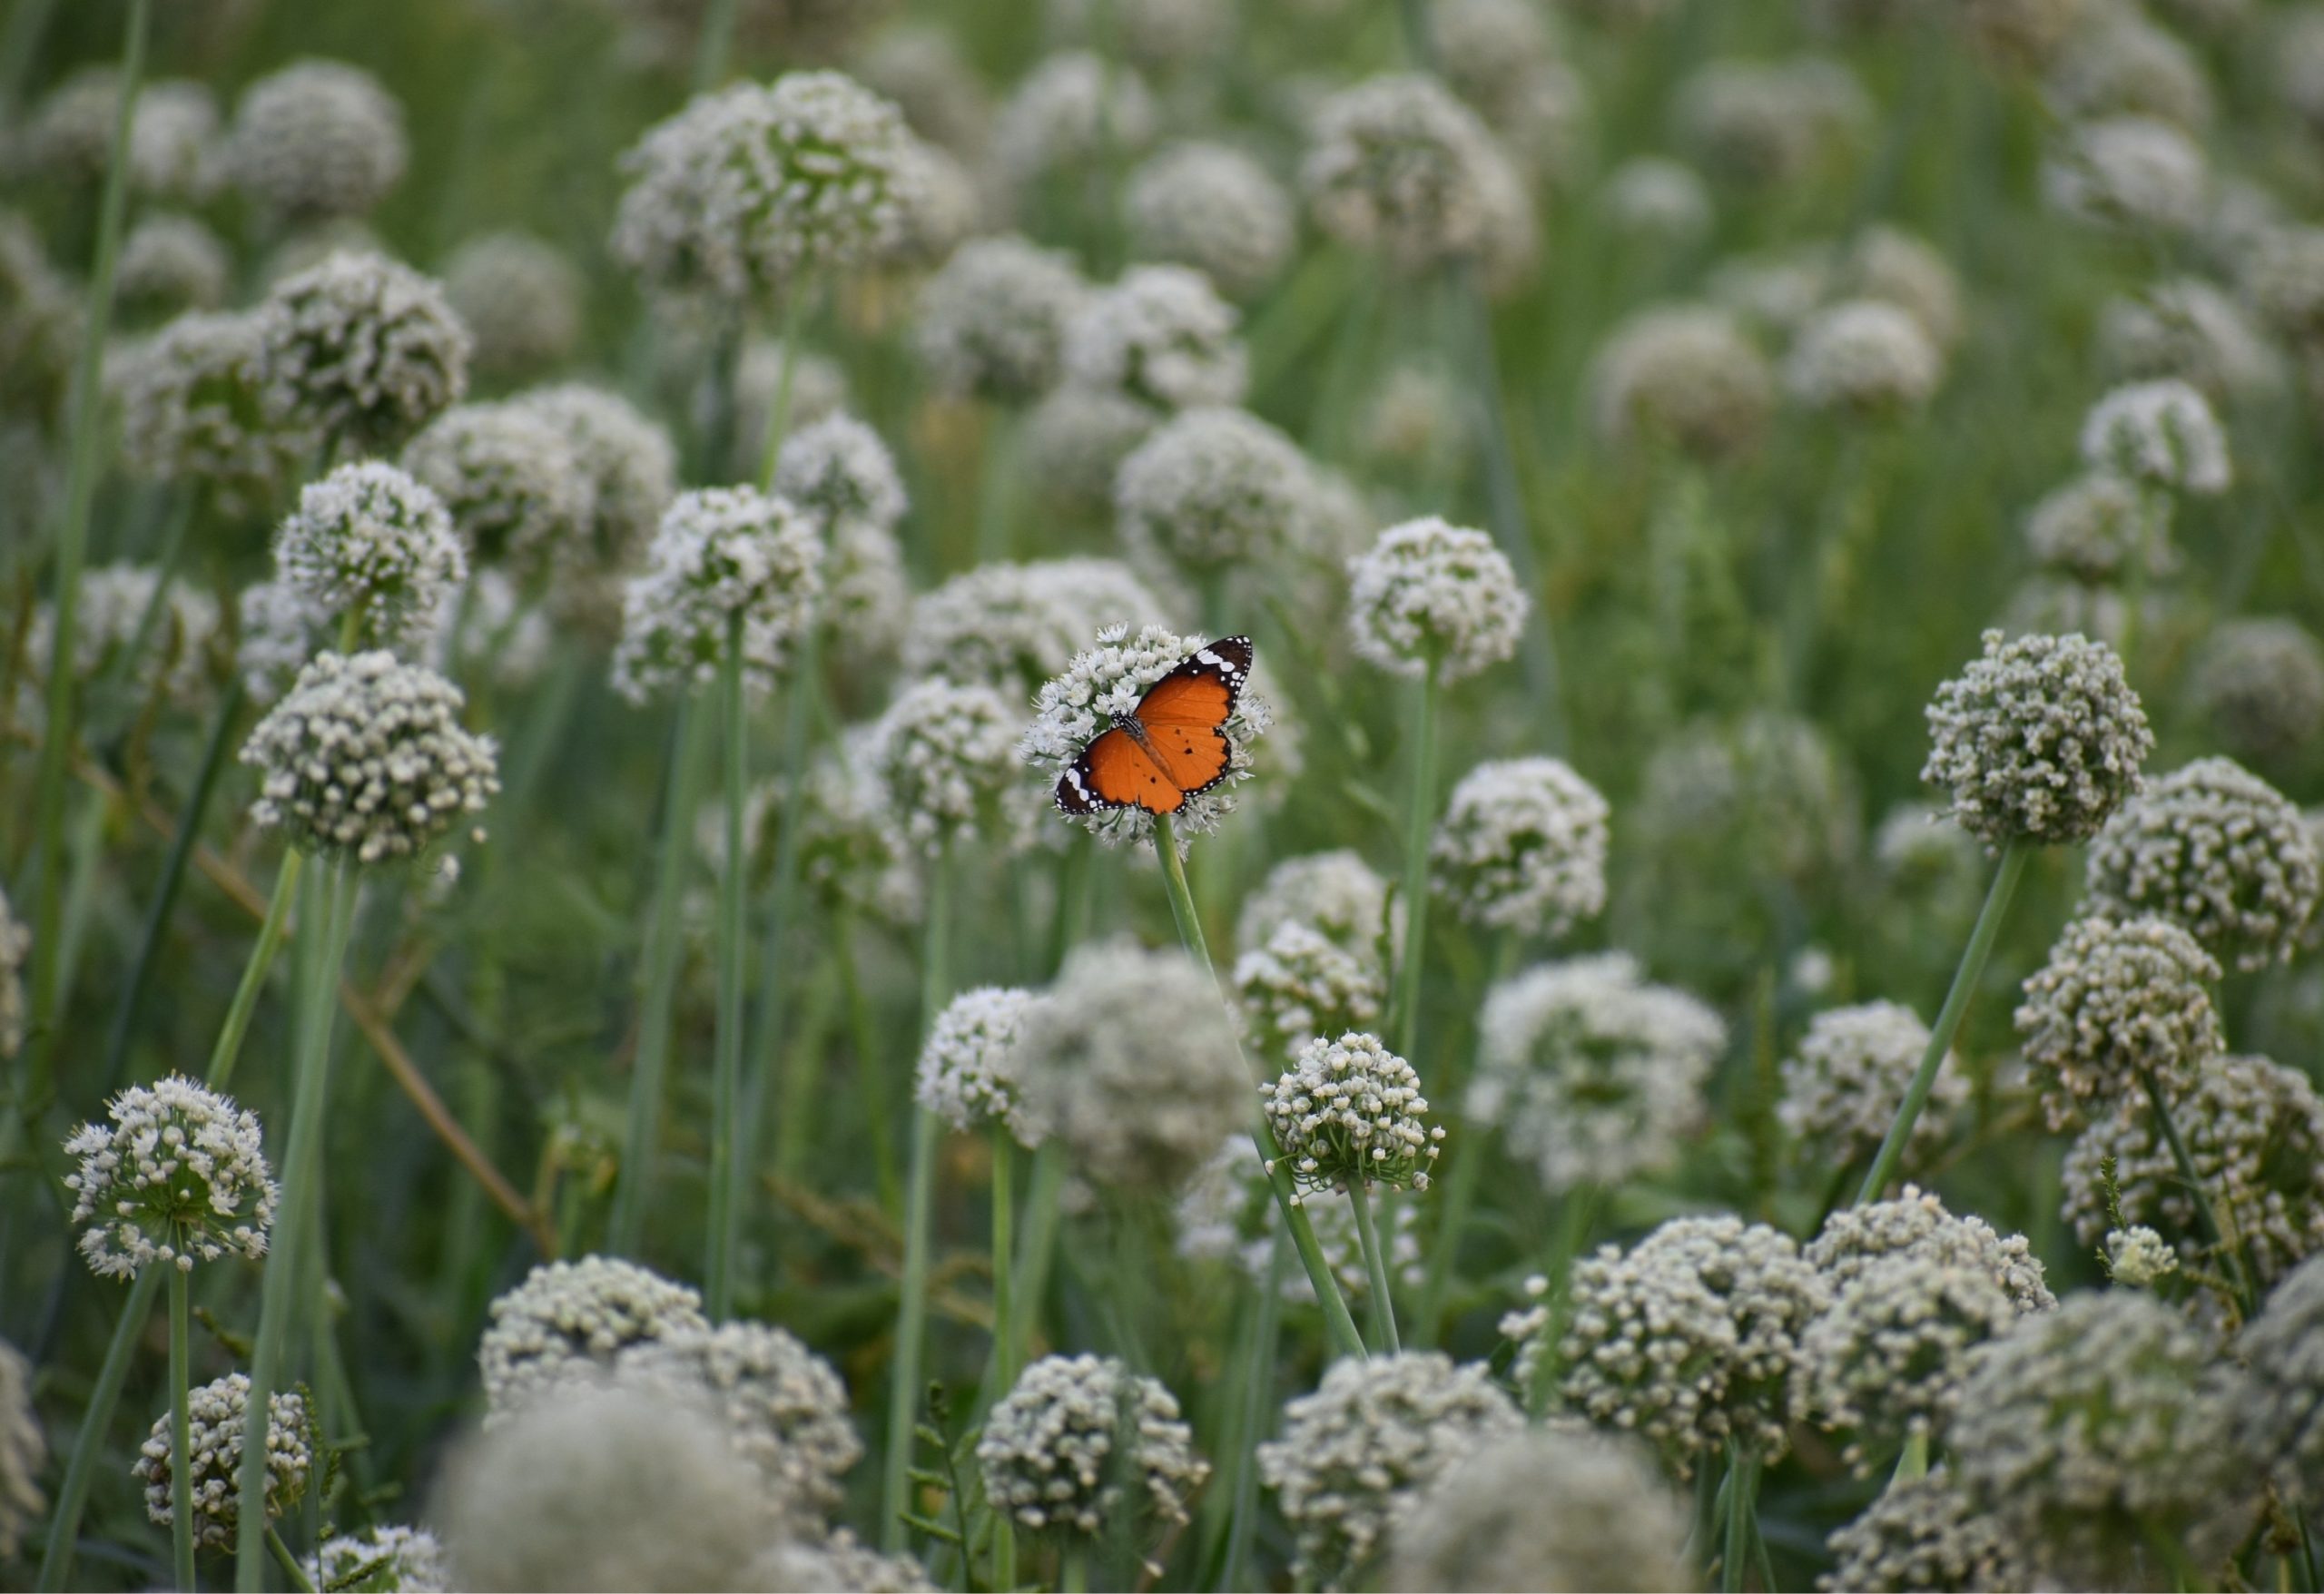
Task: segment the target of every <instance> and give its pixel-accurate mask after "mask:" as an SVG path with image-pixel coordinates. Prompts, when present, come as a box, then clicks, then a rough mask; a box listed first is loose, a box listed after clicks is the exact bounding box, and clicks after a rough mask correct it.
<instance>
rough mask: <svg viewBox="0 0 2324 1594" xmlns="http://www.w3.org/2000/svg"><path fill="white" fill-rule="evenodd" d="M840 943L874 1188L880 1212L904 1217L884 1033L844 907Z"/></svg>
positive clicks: (835, 934)
mask: <svg viewBox="0 0 2324 1594" xmlns="http://www.w3.org/2000/svg"><path fill="white" fill-rule="evenodd" d="M832 940H833V941H835V942H836V943H837V954H836V955H837V956H838V959H839V979H840V986H841V996H842V999H844V1000H845V1001H846V1003H847V1028H848V1038H849V1045H850V1046H852V1048H854V1051H855V1085H856V1089H857V1091H858V1092H859V1093H860V1095H861V1096H862V1103H863V1124H864V1130H865V1132H866V1133H867V1134H868V1135H870V1136H871V1138H872V1187H873V1188H874V1189H876V1190H877V1191H879V1193H880V1207H881V1210H882V1211H883V1212H886V1213H887V1214H888V1215H890V1216H891V1217H901V1215H903V1205H904V1195H903V1190H904V1186H903V1179H902V1177H901V1175H899V1174H898V1172H897V1171H896V1128H895V1123H894V1115H893V1113H892V1112H891V1110H890V1107H889V1104H888V1069H887V1065H886V1061H885V1059H884V1058H881V1056H880V1046H879V1031H878V1030H877V1028H874V1026H873V1024H872V1004H871V1003H870V1001H868V1000H867V999H865V997H864V992H863V978H862V973H861V971H860V970H858V969H857V968H856V963H855V913H854V910H852V909H849V908H845V907H842V909H841V910H840V912H839V922H838V923H836V924H834V925H833V926H832Z"/></svg>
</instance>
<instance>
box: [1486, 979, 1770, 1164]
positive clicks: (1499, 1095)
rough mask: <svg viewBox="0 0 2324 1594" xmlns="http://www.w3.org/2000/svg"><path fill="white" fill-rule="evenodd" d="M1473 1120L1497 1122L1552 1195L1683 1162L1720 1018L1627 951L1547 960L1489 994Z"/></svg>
mask: <svg viewBox="0 0 2324 1594" xmlns="http://www.w3.org/2000/svg"><path fill="white" fill-rule="evenodd" d="M1478 1026H1479V1030H1480V1041H1479V1045H1480V1048H1481V1050H1480V1053H1479V1059H1480V1060H1479V1066H1478V1070H1477V1076H1476V1077H1475V1079H1474V1080H1473V1081H1472V1083H1471V1085H1470V1088H1469V1097H1468V1102H1467V1107H1468V1117H1469V1119H1470V1121H1471V1122H1474V1123H1496V1124H1499V1125H1500V1126H1501V1130H1502V1136H1503V1137H1504V1140H1505V1141H1506V1143H1507V1145H1508V1146H1509V1149H1510V1151H1511V1153H1512V1155H1513V1156H1519V1157H1522V1158H1524V1159H1526V1160H1529V1161H1531V1163H1532V1164H1533V1165H1534V1166H1536V1167H1537V1168H1538V1169H1539V1171H1540V1174H1541V1181H1542V1184H1543V1185H1544V1186H1546V1187H1547V1188H1548V1189H1550V1190H1551V1191H1552V1192H1557V1191H1565V1190H1570V1189H1572V1188H1573V1187H1574V1186H1577V1185H1581V1184H1600V1185H1617V1184H1620V1183H1621V1182H1623V1181H1624V1180H1626V1179H1629V1178H1630V1177H1632V1176H1635V1175H1638V1174H1642V1173H1651V1172H1657V1171H1659V1170H1662V1169H1665V1168H1668V1167H1669V1166H1673V1165H1674V1164H1675V1163H1676V1162H1677V1161H1678V1157H1679V1147H1680V1145H1681V1143H1682V1142H1683V1141H1685V1140H1686V1139H1687V1138H1688V1137H1689V1136H1691V1135H1693V1134H1694V1133H1695V1131H1696V1130H1697V1129H1699V1128H1700V1127H1701V1126H1702V1122H1703V1086H1704V1082H1705V1081H1706V1080H1707V1079H1708V1078H1709V1076H1710V1070H1711V1067H1712V1065H1713V1064H1714V1063H1716V1062H1717V1061H1718V1058H1719V1056H1720V1054H1721V1053H1723V1052H1724V1051H1725V1050H1726V1049H1727V1027H1726V1026H1725V1025H1724V1024H1722V1023H1721V1022H1720V1021H1719V1018H1718V1014H1716V1013H1714V1012H1712V1011H1711V1009H1709V1008H1708V1007H1706V1006H1704V1005H1703V1004H1702V1003H1701V1002H1699V1001H1698V1000H1696V999H1694V998H1693V997H1690V996H1689V995H1687V994H1686V993H1685V992H1683V991H1678V990H1673V989H1669V987H1667V986H1659V985H1649V984H1648V983H1647V982H1646V981H1645V980H1643V979H1640V976H1639V969H1638V965H1637V964H1636V963H1635V962H1633V961H1632V960H1631V959H1629V958H1627V957H1625V956H1623V955H1621V954H1620V953H1607V954H1602V955H1600V956H1598V957H1592V958H1576V959H1571V961H1568V962H1563V963H1548V964H1543V965H1541V967H1539V968H1536V969H1528V970H1527V971H1526V972H1524V973H1522V974H1520V975H1518V976H1517V977H1516V978H1515V979H1509V980H1504V981H1502V983H1501V984H1499V985H1496V986H1494V987H1493V988H1492V989H1491V990H1490V991H1488V992H1487V993H1486V996H1485V1004H1484V1010H1483V1012H1482V1014H1481V1015H1480V1017H1479V1018H1478Z"/></svg>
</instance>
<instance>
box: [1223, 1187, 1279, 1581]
mask: <svg viewBox="0 0 2324 1594" xmlns="http://www.w3.org/2000/svg"><path fill="white" fill-rule="evenodd" d="M1283 1253H1284V1240H1283V1231H1282V1230H1281V1229H1277V1230H1275V1236H1274V1238H1273V1240H1272V1241H1271V1242H1270V1243H1269V1244H1268V1246H1267V1275H1266V1282H1265V1284H1263V1285H1261V1286H1260V1291H1259V1298H1258V1300H1257V1301H1256V1303H1255V1304H1254V1306H1253V1310H1254V1311H1255V1312H1256V1314H1258V1321H1257V1323H1256V1324H1254V1325H1253V1329H1252V1333H1251V1343H1250V1348H1249V1357H1250V1363H1249V1365H1248V1367H1247V1368H1246V1370H1245V1372H1244V1375H1243V1377H1244V1382H1243V1414H1242V1431H1241V1432H1239V1433H1237V1434H1236V1441H1235V1455H1234V1467H1235V1481H1234V1484H1233V1486H1232V1499H1233V1501H1234V1516H1233V1517H1232V1519H1231V1520H1229V1521H1228V1523H1227V1528H1226V1577H1225V1578H1224V1579H1222V1580H1221V1581H1220V1584H1219V1587H1221V1588H1222V1589H1242V1588H1246V1587H1248V1586H1249V1584H1248V1582H1247V1581H1246V1579H1245V1577H1244V1573H1243V1566H1244V1563H1245V1562H1246V1560H1249V1558H1250V1553H1251V1539H1252V1536H1253V1534H1254V1533H1255V1532H1256V1529H1257V1525H1258V1500H1259V1468H1258V1458H1257V1456H1256V1453H1255V1452H1256V1449H1257V1446H1258V1443H1259V1437H1260V1435H1261V1434H1263V1433H1264V1432H1266V1430H1265V1422H1266V1420H1267V1419H1266V1414H1267V1413H1268V1412H1271V1411H1273V1410H1274V1409H1275V1334H1276V1333H1277V1330H1278V1328H1279V1326H1280V1324H1281V1322H1282V1316H1283Z"/></svg>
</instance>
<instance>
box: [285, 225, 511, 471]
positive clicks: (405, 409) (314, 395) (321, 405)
mask: <svg viewBox="0 0 2324 1594" xmlns="http://www.w3.org/2000/svg"><path fill="white" fill-rule="evenodd" d="M259 317H260V323H259V324H260V329H261V357H260V369H261V372H262V373H263V379H264V382H265V392H266V403H267V409H268V413H269V414H270V416H271V417H272V418H273V420H274V424H275V425H276V426H278V427H280V428H284V429H286V430H291V431H296V432H300V433H302V434H306V435H309V436H313V437H320V438H325V439H329V440H334V441H337V442H340V443H343V444H350V445H352V446H354V447H356V448H364V449H370V450H374V451H377V450H383V449H388V448H394V447H395V446H397V445H398V444H399V443H401V442H402V441H403V440H404V439H405V438H409V436H411V434H412V433H414V432H416V431H418V430H419V428H421V427H423V426H425V425H427V424H428V421H429V420H430V419H431V418H434V417H435V416H436V415H437V414H438V413H439V412H440V411H442V410H444V409H446V408H449V407H450V406H452V405H454V404H457V403H458V402H459V400H460V398H461V396H462V395H463V394H465V393H466V392H467V391H468V350H469V342H468V329H467V328H466V327H463V326H462V325H461V324H460V319H459V317H458V316H457V315H455V314H454V313H453V312H452V307H451V305H450V304H449V303H448V302H447V300H445V298H444V290H442V289H441V288H439V287H438V286H437V285H436V283H435V282H433V281H432V280H429V279H428V278H426V277H423V276H421V275H420V274H419V272H417V271H413V270H412V269H411V268H410V267H409V266H406V265H402V264H400V263H399V262H397V261H391V260H389V259H388V258H387V257H386V256H385V255H379V254H369V253H360V252H356V251H348V250H340V251H334V252H332V253H331V254H330V255H328V256H326V257H325V258H324V260H323V261H322V262H321V263H320V264H319V265H315V266H310V267H309V268H308V269H307V270H305V271H299V272H295V273H293V274H292V275H291V276H288V277H285V278H283V279H282V280H281V281H279V282H277V283H276V284H275V285H274V287H273V288H272V290H270V291H269V292H268V294H267V297H266V301H265V303H264V304H263V305H262V306H261V308H260V310H259Z"/></svg>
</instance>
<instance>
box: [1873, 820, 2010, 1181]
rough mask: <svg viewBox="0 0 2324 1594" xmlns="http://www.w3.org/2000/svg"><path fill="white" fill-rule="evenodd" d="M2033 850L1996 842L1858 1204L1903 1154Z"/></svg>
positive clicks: (1890, 1175) (1893, 1171)
mask: <svg viewBox="0 0 2324 1594" xmlns="http://www.w3.org/2000/svg"><path fill="white" fill-rule="evenodd" d="M2032 856H2033V843H2032V842H2031V841H2027V840H2026V839H2025V838H2024V837H2023V836H2012V837H2011V838H2010V839H2009V840H2008V841H2006V842H2004V844H2003V846H2002V850H2001V864H2000V867H1999V868H1997V869H1995V870H1994V883H1993V885H1992V887H1991V888H1990V889H1989V890H1987V891H1986V892H1985V905H1984V907H1983V908H1981V909H1979V910H1977V923H1976V928H1975V929H1974V930H1971V931H1970V932H1969V944H1968V946H1967V947H1966V948H1965V949H1964V950H1963V951H1962V953H1961V964H1960V967H1959V968H1957V969H1955V970H1954V971H1953V988H1952V989H1950V990H1948V991H1946V992H1945V1006H1944V1007H1943V1008H1942V1009H1938V1011H1937V1015H1936V1025H1935V1028H1932V1029H1931V1030H1930V1031H1929V1037H1928V1046H1927V1048H1925V1050H1924V1051H1923V1052H1922V1053H1921V1061H1920V1067H1919V1068H1915V1069H1914V1070H1913V1082H1912V1083H1911V1084H1910V1085H1909V1086H1907V1087H1905V1099H1904V1100H1903V1101H1902V1102H1900V1103H1899V1104H1898V1105H1897V1107H1896V1117H1895V1119H1894V1120H1892V1121H1891V1122H1890V1124H1889V1126H1888V1134H1887V1136H1886V1138H1885V1139H1883V1140H1882V1141H1881V1142H1880V1152H1879V1155H1878V1156H1875V1157H1874V1158H1873V1159H1872V1166H1871V1168H1870V1169H1869V1170H1868V1171H1867V1172H1866V1174H1865V1176H1864V1183H1863V1185H1862V1186H1859V1187H1858V1189H1857V1190H1856V1205H1858V1206H1862V1205H1865V1204H1866V1203H1867V1202H1872V1201H1877V1200H1879V1199H1880V1193H1881V1192H1882V1191H1883V1190H1886V1188H1887V1187H1888V1181H1889V1180H1890V1179H1891V1178H1893V1177H1895V1176H1896V1165H1897V1164H1898V1163H1899V1162H1901V1161H1903V1160H1904V1156H1905V1141H1906V1140H1908V1139H1910V1138H1911V1137H1912V1133H1913V1125H1914V1124H1915V1122H1917V1121H1918V1120H1919V1118H1920V1116H1921V1108H1922V1107H1923V1106H1925V1104H1926V1103H1927V1101H1928V1093H1929V1092H1930V1091H1931V1090H1933V1089H1935V1087H1936V1076H1937V1071H1938V1070H1939V1069H1941V1068H1944V1067H1945V1054H1946V1053H1947V1052H1949V1051H1951V1050H1952V1049H1953V1038H1954V1036H1955V1035H1956V1034H1957V1033H1959V1031H1960V1028H1961V1018H1962V1015H1963V1014H1965V1013H1966V1012H1967V1011H1968V1010H1969V999H1970V997H1971V996H1973V995H1974V994H1975V991H1976V989H1977V981H1978V979H1980V978H1981V977H1982V976H1983V975H1984V971H1985V959H1987V958H1990V957H1991V956H1992V955H1993V950H1994V940H1995V939H1996V938H1997V937H1998V936H1999V935H2000V934H2001V921H2002V919H2003V916H2004V915H2005V914H2006V913H2007V912H2008V911H2009V900H2010V898H2011V897H2013V896H2014V895H2015V894H2016V892H2017V882H2018V880H2019V877H2021V876H2022V875H2024V872H2025V862H2026V860H2027V859H2029V858H2031V857H2032Z"/></svg>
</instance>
